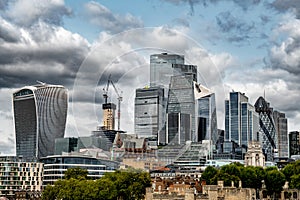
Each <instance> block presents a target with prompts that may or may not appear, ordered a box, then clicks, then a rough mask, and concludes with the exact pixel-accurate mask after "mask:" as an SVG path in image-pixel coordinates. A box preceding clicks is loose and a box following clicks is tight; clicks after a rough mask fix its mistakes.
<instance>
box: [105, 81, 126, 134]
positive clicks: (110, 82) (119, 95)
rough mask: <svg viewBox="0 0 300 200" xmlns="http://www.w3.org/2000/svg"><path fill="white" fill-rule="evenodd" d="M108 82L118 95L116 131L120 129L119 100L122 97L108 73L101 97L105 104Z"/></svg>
mask: <svg viewBox="0 0 300 200" xmlns="http://www.w3.org/2000/svg"><path fill="white" fill-rule="evenodd" d="M109 84H111V85H112V86H113V88H114V90H115V92H116V94H117V96H118V98H117V99H118V131H119V130H120V121H121V101H122V100H123V97H122V96H121V94H122V92H121V94H120V93H119V91H118V90H117V88H116V86H115V84H114V82H113V81H112V80H111V75H109V77H108V80H107V84H106V87H105V88H103V98H104V102H105V104H107V98H108V94H107V93H108V88H109Z"/></svg>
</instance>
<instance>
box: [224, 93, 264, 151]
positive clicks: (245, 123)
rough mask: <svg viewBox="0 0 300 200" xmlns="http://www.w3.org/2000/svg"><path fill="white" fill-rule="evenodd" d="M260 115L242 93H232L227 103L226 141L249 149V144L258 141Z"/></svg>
mask: <svg viewBox="0 0 300 200" xmlns="http://www.w3.org/2000/svg"><path fill="white" fill-rule="evenodd" d="M257 132H258V115H257V114H256V113H255V110H254V107H253V106H252V105H251V104H250V103H248V97H246V96H245V94H243V93H240V92H231V93H230V99H229V100H226V101H225V140H226V141H233V142H234V143H236V144H238V145H239V146H240V147H243V148H247V146H248V142H249V141H251V140H257Z"/></svg>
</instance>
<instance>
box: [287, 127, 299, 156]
mask: <svg viewBox="0 0 300 200" xmlns="http://www.w3.org/2000/svg"><path fill="white" fill-rule="evenodd" d="M289 147H290V149H289V150H290V151H289V152H290V156H289V157H291V156H293V155H300V133H299V132H298V131H292V132H290V134H289Z"/></svg>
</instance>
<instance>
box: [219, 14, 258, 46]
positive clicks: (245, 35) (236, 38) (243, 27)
mask: <svg viewBox="0 0 300 200" xmlns="http://www.w3.org/2000/svg"><path fill="white" fill-rule="evenodd" d="M216 21H217V25H218V27H219V29H220V31H221V32H222V33H224V34H229V36H228V37H227V39H228V40H229V41H230V42H237V43H240V42H243V41H246V40H248V39H249V38H250V36H249V35H250V34H251V32H252V31H253V30H254V29H255V24H254V22H250V24H249V23H248V22H246V21H243V20H241V19H237V18H236V17H234V16H233V15H232V14H231V13H230V12H229V11H228V12H222V13H219V14H218V15H217V16H216Z"/></svg>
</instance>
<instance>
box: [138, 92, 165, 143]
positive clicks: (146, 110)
mask: <svg viewBox="0 0 300 200" xmlns="http://www.w3.org/2000/svg"><path fill="white" fill-rule="evenodd" d="M164 110H165V106H164V89H163V88H161V87H150V88H149V87H145V88H139V89H136V95H135V104H134V130H135V133H136V134H137V135H138V137H139V138H155V139H157V141H158V144H165V140H166V139H165V134H164V127H163V126H164V122H165V118H164V117H165V116H164Z"/></svg>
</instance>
